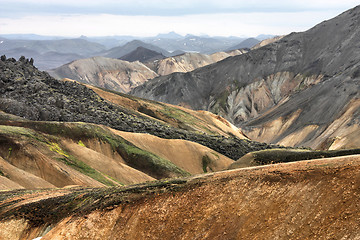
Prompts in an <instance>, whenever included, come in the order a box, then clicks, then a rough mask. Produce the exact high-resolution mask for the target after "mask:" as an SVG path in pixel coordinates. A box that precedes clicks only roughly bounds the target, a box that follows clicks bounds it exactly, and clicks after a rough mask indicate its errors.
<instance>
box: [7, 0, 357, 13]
mask: <svg viewBox="0 0 360 240" xmlns="http://www.w3.org/2000/svg"><path fill="white" fill-rule="evenodd" d="M357 4H358V0H342V1H339V0H317V1H314V0H302V1H301V0H292V1H288V0H286V1H285V0H271V1H269V0H251V1H249V0H180V1H179V0H101V1H98V0H96V1H95V0H76V1H74V0H51V1H49V0H2V3H1V5H2V6H1V8H0V15H1V16H3V17H4V16H6V17H19V16H29V15H34V14H37V15H48V14H56V13H57V14H113V15H147V16H181V15H195V14H213V13H247V12H304V11H317V12H319V11H329V10H337V11H344V10H346V9H348V8H351V7H354V6H356V5H357Z"/></svg>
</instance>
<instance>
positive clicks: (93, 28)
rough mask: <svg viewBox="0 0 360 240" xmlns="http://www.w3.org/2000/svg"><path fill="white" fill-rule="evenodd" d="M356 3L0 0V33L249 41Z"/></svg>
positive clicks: (312, 22) (309, 24)
mask: <svg viewBox="0 0 360 240" xmlns="http://www.w3.org/2000/svg"><path fill="white" fill-rule="evenodd" d="M357 4H359V0H355V1H354V0H175V1H174V0H162V1H161V0H96V1H93V0H0V34H39V35H47V36H67V37H79V36H81V35H85V36H114V35H118V36H121V35H131V36H139V37H140V36H141V37H146V36H155V35H157V34H158V33H168V32H171V31H175V32H176V33H179V34H181V35H185V34H194V35H209V36H239V37H245V36H247V37H255V36H257V35H259V34H272V35H283V34H288V33H290V32H299V31H305V30H307V29H309V28H311V27H313V26H314V25H316V24H318V23H320V22H322V21H324V20H327V19H330V18H333V17H335V16H337V15H338V14H340V13H342V12H343V11H346V10H348V9H350V8H353V7H355V6H356V5H357Z"/></svg>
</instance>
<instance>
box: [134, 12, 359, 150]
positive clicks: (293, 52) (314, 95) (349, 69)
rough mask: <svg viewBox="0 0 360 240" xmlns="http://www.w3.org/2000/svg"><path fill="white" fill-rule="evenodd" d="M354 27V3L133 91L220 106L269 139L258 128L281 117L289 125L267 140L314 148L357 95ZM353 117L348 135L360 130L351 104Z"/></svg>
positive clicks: (206, 106) (217, 109)
mask: <svg viewBox="0 0 360 240" xmlns="http://www.w3.org/2000/svg"><path fill="white" fill-rule="evenodd" d="M359 26H360V7H359V6H358V7H356V8H353V9H351V10H349V11H346V12H344V13H343V14H341V15H339V16H338V17H336V18H334V19H331V20H329V21H325V22H322V23H320V24H318V25H317V26H315V27H313V28H312V29H310V30H308V31H306V32H303V33H292V34H290V35H288V36H285V37H283V38H282V39H280V40H278V41H275V42H273V43H271V44H268V45H266V46H264V47H261V48H258V49H255V50H252V51H250V52H249V53H247V54H242V55H240V56H235V57H232V58H227V59H225V60H223V61H221V62H219V63H216V64H213V65H209V66H206V67H203V68H201V69H197V70H195V71H192V72H189V73H185V74H181V73H174V74H171V75H169V76H162V77H158V78H155V79H153V80H151V81H148V82H147V83H145V84H143V85H141V86H139V87H137V88H135V89H134V90H133V91H132V92H131V94H134V95H136V96H141V97H145V98H148V99H152V100H159V101H163V102H168V103H171V104H182V105H185V106H189V107H191V108H193V109H205V110H210V111H213V112H215V113H219V114H221V115H222V116H223V117H225V118H226V119H227V120H229V121H231V122H232V123H234V124H235V125H236V126H237V127H243V128H245V130H246V132H248V133H249V134H250V135H251V137H254V138H255V139H259V140H261V139H268V138H267V137H264V136H263V134H262V132H266V131H268V130H269V128H272V127H273V123H275V122H279V121H280V122H282V123H283V124H285V122H286V123H287V124H288V126H287V127H286V129H287V130H286V131H283V134H282V135H280V136H279V135H278V134H276V130H275V132H274V134H276V136H275V137H274V138H273V139H271V140H270V142H273V143H280V142H281V143H284V142H288V143H290V142H292V143H291V144H293V145H295V146H311V147H318V146H319V143H317V142H318V137H320V135H321V134H322V132H323V131H324V130H325V129H328V128H329V127H330V125H331V124H333V122H334V121H335V120H336V119H337V118H338V116H339V115H342V110H343V109H346V108H348V107H349V104H350V102H351V101H354V100H356V99H358V98H359V97H360V95H359V92H360V91H359V90H360V84H359V77H360V76H359V74H358V73H359V70H358V69H359V68H360V57H359V56H360V50H359V49H360V43H359V41H358V40H357V39H358V38H359V37H360V27H359ZM295 113H299V116H298V117H297V118H296V119H293V121H291V122H289V121H287V120H286V119H288V118H291V117H292V116H294V114H295ZM351 118H352V121H351V124H352V125H354V124H355V125H354V127H353V128H352V130H353V132H352V133H350V132H348V133H347V134H350V135H351V134H355V132H354V131H357V130H354V129H358V122H359V115H358V114H357V111H354V114H353V115H352V116H351ZM334 127H335V125H332V128H333V130H334V131H337V130H336V129H334ZM338 127H339V126H338ZM343 127H344V126H343ZM335 128H336V127H335ZM252 129H257V130H256V131H253V130H252ZM303 130H304V132H302V131H303ZM349 131H350V130H349ZM255 132H256V133H255ZM295 132H298V133H299V134H300V133H301V132H302V133H301V134H303V135H304V136H303V137H302V140H301V141H297V142H295V141H293V140H291V141H289V139H286V140H284V139H285V138H286V137H288V136H289V138H292V137H290V136H291V135H292V134H295ZM337 132H339V133H340V132H341V131H337ZM252 133H255V134H252ZM330 135H331V134H330ZM330 135H329V136H330ZM342 136H345V135H342V134H340V135H338V136H334V135H332V138H333V137H340V138H341V137H342ZM323 140H324V139H323ZM325 141H330V139H328V140H325Z"/></svg>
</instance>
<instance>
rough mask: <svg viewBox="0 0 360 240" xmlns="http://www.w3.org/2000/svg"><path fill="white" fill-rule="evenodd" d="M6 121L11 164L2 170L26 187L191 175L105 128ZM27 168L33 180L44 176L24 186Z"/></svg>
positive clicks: (2, 150)
mask: <svg viewBox="0 0 360 240" xmlns="http://www.w3.org/2000/svg"><path fill="white" fill-rule="evenodd" d="M2 124H3V125H0V141H1V142H2V144H1V147H0V156H1V157H2V158H3V159H4V160H5V161H6V163H7V165H6V164H5V165H4V164H2V165H0V170H1V172H2V175H4V176H5V177H8V178H9V179H10V180H14V179H16V181H15V182H17V183H19V184H20V185H23V186H24V187H26V188H44V187H52V186H56V187H63V186H66V185H80V186H93V187H96V186H105V185H110V186H114V185H120V184H133V183H139V182H145V181H151V180H154V179H155V178H168V177H178V176H188V175H189V173H187V172H186V171H183V170H182V169H180V168H178V167H177V166H176V165H174V164H172V163H171V162H169V161H168V160H165V159H162V158H160V157H158V156H156V155H154V154H152V153H150V152H148V151H146V150H142V149H140V148H137V147H136V146H134V145H133V144H131V143H130V142H127V141H126V140H125V139H123V138H122V137H120V136H117V135H115V134H113V133H111V131H110V130H109V129H108V128H105V127H101V126H96V125H91V124H84V123H57V122H30V121H19V122H17V121H2ZM34 129H35V130H34ZM8 165H12V166H11V167H12V168H10V167H9V166H8ZM18 168H19V169H21V170H18ZM21 171H22V172H23V173H24V174H25V173H26V174H28V175H29V176H28V177H27V178H28V179H30V178H31V177H33V178H39V179H35V180H36V181H31V183H28V185H24V180H23V178H19V177H18V176H17V175H18V173H19V172H21ZM33 175H35V176H33ZM41 181H43V182H44V183H42V182H41ZM25 183H26V181H25ZM45 183H47V184H48V185H46V184H45ZM50 183H51V184H53V185H51V184H50ZM49 184H50V185H49Z"/></svg>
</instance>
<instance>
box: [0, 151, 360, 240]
mask: <svg viewBox="0 0 360 240" xmlns="http://www.w3.org/2000/svg"><path fill="white" fill-rule="evenodd" d="M359 170H360V158H359V155H354V156H347V157H338V158H329V159H321V160H312V161H302V162H296V163H287V164H276V165H269V166H264V167H256V168H248V169H241V170H232V171H225V172H219V173H212V174H207V175H203V176H197V177H193V178H190V179H187V180H185V181H184V180H183V182H179V181H178V182H169V183H166V182H163V183H161V184H160V183H159V185H153V186H152V187H151V186H150V185H148V186H134V187H133V188H131V189H129V191H128V192H127V191H126V190H121V189H118V190H117V191H118V192H117V193H115V192H116V190H114V191H113V192H112V195H111V194H109V193H108V192H106V191H104V192H103V193H102V194H101V193H100V192H99V190H97V189H93V190H86V189H84V190H82V191H80V190H77V191H74V190H68V192H67V193H66V192H64V190H62V192H61V193H60V192H58V191H54V192H53V193H51V192H46V193H43V194H42V195H43V196H42V197H36V196H34V195H29V194H28V195H26V194H24V193H22V194H21V193H20V195H18V196H11V192H10V193H7V196H8V197H6V198H5V200H4V201H3V205H0V209H1V211H0V214H1V216H2V217H4V216H17V217H15V220H11V219H9V220H7V219H4V220H3V221H1V223H0V224H1V228H0V231H1V233H2V234H4V235H7V236H13V235H14V236H15V235H16V234H17V235H18V236H19V235H21V234H23V235H22V236H23V237H24V238H25V237H29V236H31V237H37V236H43V235H44V234H45V235H44V236H43V239H44V240H45V239H79V238H81V239H108V238H111V239H147V238H151V239H330V238H333V239H357V238H358V237H359V236H360V235H359V231H358V228H359V221H358V220H359V208H358V201H357V200H358V197H359V194H360V192H359V186H360V182H359V179H360V178H359ZM90 191H93V192H97V193H98V194H100V196H98V197H94V198H93V199H92V200H91V201H93V204H94V205H96V206H101V205H100V204H99V203H98V202H96V199H98V198H101V196H103V195H105V196H107V197H108V198H107V199H108V201H109V202H108V205H103V206H102V209H103V210H102V209H101V208H99V209H98V210H95V209H94V208H91V207H90V209H93V210H89V211H90V213H89V212H88V213H86V212H84V213H83V214H84V217H81V216H79V215H77V216H68V217H67V216H66V213H62V215H63V216H64V217H65V218H64V219H63V220H61V219H59V218H55V217H53V216H52V217H51V213H52V212H54V211H55V212H57V211H59V210H56V209H52V207H53V205H54V204H56V201H57V200H56V198H55V197H52V196H51V194H54V195H55V196H57V195H59V194H63V196H66V195H68V196H69V197H67V198H66V197H63V198H59V200H60V199H61V200H62V202H63V204H64V205H66V204H67V203H68V202H71V201H72V200H71V199H74V196H79V198H80V199H79V201H81V196H83V197H86V198H88V197H89V195H87V194H88V193H89V192H90ZM145 193H146V194H147V195H144V194H145ZM71 196H73V197H71ZM120 196H121V197H122V198H124V199H126V200H124V201H122V202H119V200H118V199H119V197H120ZM111 198H112V199H113V200H112V201H113V203H111V200H110V199H111ZM15 199H19V200H18V201H17V203H15V204H14V203H11V201H12V200H15ZM90 199H91V198H90ZM115 199H117V200H116V201H115ZM30 200H31V201H32V203H31V204H29V205H26V204H25V203H29V201H30ZM40 201H41V203H42V205H38V204H37V202H40ZM4 204H6V206H5V205H4ZM34 206H37V207H38V212H37V213H38V214H34V213H33V212H31V211H29V210H28V209H31V207H34ZM47 209H49V211H50V212H47V211H46V210H47ZM85 209H86V208H85ZM83 210H84V208H83ZM73 212H74V213H75V212H77V213H79V211H78V210H76V209H74V210H73ZM16 214H23V215H16ZM22 219H24V220H22ZM41 219H42V221H39V222H38V225H32V224H33V223H34V222H36V221H38V220H41ZM45 219H46V220H45ZM44 220H45V222H44ZM52 220H54V221H55V222H52ZM50 222H52V223H53V225H52V226H53V228H52V229H51V230H50V232H48V233H46V232H41V231H39V230H38V229H39V228H40V229H45V226H47V225H48V224H49V223H50ZM15 224H16V225H17V229H14V225H15ZM18 229H20V231H19V230H18ZM19 232H20V233H19Z"/></svg>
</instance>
